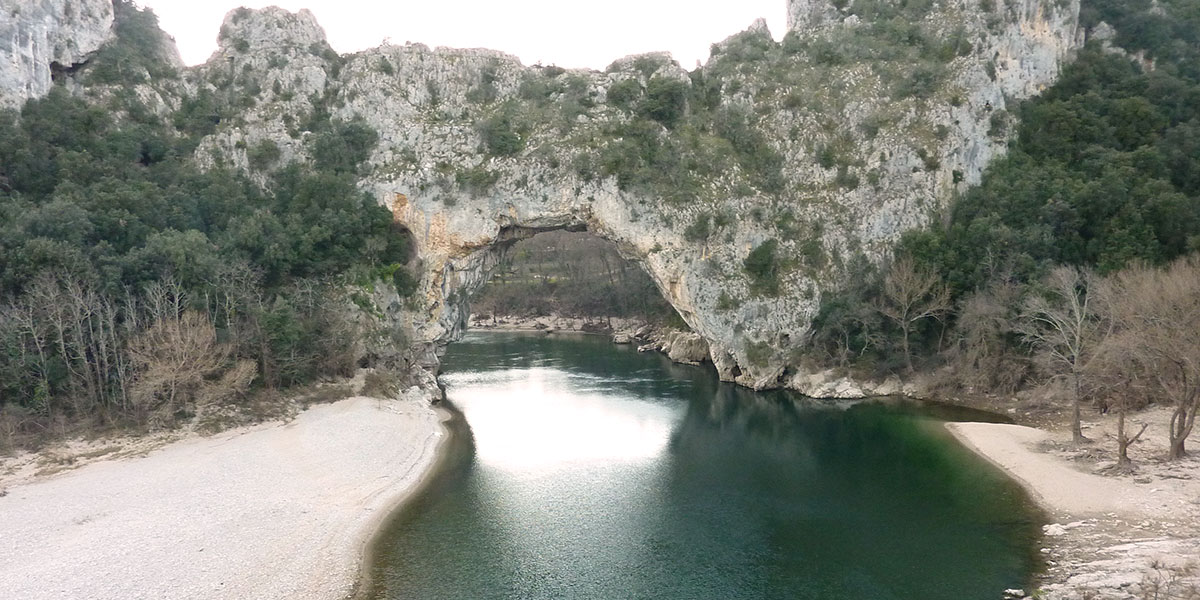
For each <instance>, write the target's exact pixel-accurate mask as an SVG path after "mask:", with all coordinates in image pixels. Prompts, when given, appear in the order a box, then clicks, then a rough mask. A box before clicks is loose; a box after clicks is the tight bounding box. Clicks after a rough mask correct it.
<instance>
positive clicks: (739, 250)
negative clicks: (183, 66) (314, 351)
mask: <svg viewBox="0 0 1200 600" xmlns="http://www.w3.org/2000/svg"><path fill="white" fill-rule="evenodd" d="M1001 4H1002V6H1001ZM872 6H875V9H877V10H879V11H884V12H886V11H906V10H909V9H908V8H905V7H902V6H900V5H899V4H897V3H875V4H873V5H872ZM789 9H790V10H789V15H790V20H791V27H792V31H791V32H790V34H789V38H788V39H787V40H786V42H785V43H783V44H780V43H778V42H776V41H774V40H773V39H772V37H771V36H770V34H769V32H768V31H766V26H765V24H764V23H762V22H758V23H755V24H754V25H753V26H751V28H750V29H749V30H747V31H745V32H743V33H741V34H738V35H735V36H733V37H731V38H730V39H728V40H726V41H724V42H721V43H719V44H716V45H715V46H714V56H713V58H712V59H711V60H710V61H709V62H708V64H706V65H705V66H703V67H701V68H698V69H696V70H695V71H692V72H688V71H686V70H684V69H682V68H681V67H680V66H679V65H678V64H676V63H674V62H673V61H672V60H671V59H670V56H669V55H661V54H651V55H643V56H635V57H628V58H625V59H621V60H618V61H616V62H614V63H613V64H612V65H611V66H609V67H608V69H606V70H605V72H598V71H591V70H581V69H580V70H564V69H559V68H556V67H541V66H534V67H526V66H524V65H522V64H521V63H520V61H519V60H517V59H516V58H515V57H512V56H508V55H505V54H503V53H500V52H494V51H488V50H453V49H444V48H438V49H430V48H428V47H426V46H423V45H420V44H406V45H404V46H396V45H390V44H388V45H385V46H382V47H379V48H375V49H371V50H367V51H365V52H361V53H358V54H355V55H351V56H346V57H341V56H338V55H337V54H336V53H334V52H332V50H331V49H330V48H329V47H328V45H327V44H326V43H325V40H324V34H323V32H322V31H321V30H320V27H319V25H317V23H316V21H315V19H314V18H313V17H312V15H311V14H310V13H307V12H306V11H301V12H300V13H298V14H292V13H288V12H287V11H283V10H281V9H264V10H261V11H249V10H246V11H235V12H234V13H231V14H230V16H229V17H227V19H226V22H225V24H224V26H223V27H222V35H221V38H220V43H221V48H220V50H219V51H218V52H217V53H216V54H215V55H214V57H213V59H212V60H210V61H209V63H207V64H206V65H203V66H201V67H199V68H198V69H196V70H194V71H193V72H191V73H190V74H189V75H188V81H187V83H186V85H191V86H194V87H195V88H196V89H198V90H207V91H212V92H216V91H221V92H223V93H227V94H229V95H231V96H236V95H237V94H238V93H245V94H248V95H250V96H251V97H252V98H251V99H252V100H253V102H250V103H248V104H249V105H250V106H249V108H247V109H246V110H245V112H244V113H243V114H240V115H239V116H238V118H237V119H232V120H230V121H229V122H223V123H222V124H221V126H220V127H219V128H218V130H217V131H216V133H214V134H213V135H210V136H208V137H207V138H205V139H204V140H203V141H202V142H201V144H200V147H199V148H198V149H197V151H196V157H197V159H198V160H200V161H201V162H202V163H204V162H205V161H208V162H214V161H217V160H218V159H217V158H212V157H220V158H219V161H220V162H221V163H222V164H225V165H233V166H235V167H238V168H242V169H246V170H250V169H251V167H250V166H249V160H248V157H247V152H246V149H247V148H253V147H256V146H257V145H260V144H262V143H265V142H268V141H269V142H273V143H274V144H275V145H276V146H277V147H278V148H280V151H281V158H280V160H279V164H278V166H279V167H283V166H285V165H287V164H288V163H290V162H294V161H303V160H307V159H308V158H309V157H308V156H307V152H308V150H307V149H306V145H305V143H304V141H305V138H304V135H305V134H304V132H303V130H302V128H301V127H299V125H298V122H297V120H296V118H295V115H300V116H301V117H303V116H304V115H321V116H322V117H325V116H328V117H329V118H331V119H333V120H335V121H352V120H361V121H363V122H365V124H366V125H368V126H369V127H371V128H372V129H374V130H375V131H377V132H378V135H379V138H378V141H379V143H378V146H377V147H376V149H375V151H374V153H373V155H372V156H371V158H370V160H369V161H368V163H369V164H368V165H367V169H366V171H365V172H364V173H362V175H363V179H362V181H361V184H360V185H361V187H362V188H363V189H364V190H365V191H367V192H369V193H371V194H372V195H373V196H374V197H375V198H377V199H378V201H379V202H380V203H381V204H384V205H386V206H388V207H389V208H391V209H392V211H393V214H394V215H395V218H396V221H397V222H398V223H399V224H402V225H403V226H405V227H407V228H408V229H409V230H410V231H411V233H412V235H413V237H414V240H415V242H416V244H415V245H416V250H417V264H416V265H414V266H415V268H416V270H417V272H418V274H419V275H420V277H419V279H420V282H421V283H420V290H419V292H418V294H417V295H416V297H415V298H413V299H409V300H407V301H401V300H400V299H398V298H394V299H391V300H387V301H384V302H383V303H382V306H385V307H387V308H386V310H385V311H384V312H385V315H386V316H387V317H388V320H389V321H390V323H391V324H392V325H393V326H394V327H395V328H396V329H399V330H404V331H405V332H407V338H408V341H409V342H410V343H411V345H412V349H413V350H414V354H416V355H418V358H417V359H416V360H415V362H416V363H418V364H420V365H422V366H424V367H426V368H427V372H428V371H433V370H436V366H437V361H438V359H437V351H438V349H439V348H442V347H444V346H445V344H446V343H448V342H449V341H451V340H453V339H454V338H455V337H456V336H457V335H458V334H459V333H460V332H461V329H462V325H463V321H464V318H465V316H466V315H465V310H466V300H467V297H468V296H469V292H470V291H472V290H473V289H474V288H477V287H478V286H479V285H481V284H482V283H483V281H484V280H485V278H486V276H487V273H488V272H489V270H490V269H491V267H493V266H494V263H495V260H496V252H495V248H496V247H497V245H498V244H501V245H502V244H505V243H507V242H508V241H510V240H511V239H512V237H513V236H519V235H522V234H523V232H529V231H537V230H546V229H559V228H584V229H587V230H588V231H591V232H592V233H594V234H596V235H599V236H601V237H603V238H605V239H608V240H611V241H613V242H615V243H616V244H617V245H618V247H619V248H620V249H621V251H622V252H623V253H624V254H625V255H626V256H627V257H628V258H630V259H631V260H634V261H636V262H638V263H639V264H641V265H642V266H643V267H644V268H645V270H646V271H647V272H648V273H649V274H650V276H651V277H652V278H653V279H654V281H655V282H656V284H657V285H658V287H659V289H660V291H661V292H662V295H663V297H664V298H665V299H666V300H667V301H668V302H669V303H670V304H671V305H672V306H674V307H675V309H676V310H677V311H678V312H679V314H680V316H681V317H683V319H684V320H685V321H686V322H687V323H688V324H689V326H691V327H692V329H693V330H694V331H696V332H697V333H698V334H700V335H701V336H703V337H704V339H706V340H707V341H708V344H709V349H710V354H711V357H712V360H713V363H714V364H715V365H716V367H717V370H718V372H719V373H720V375H721V377H722V378H723V379H726V380H732V381H736V382H738V383H740V384H743V385H747V386H751V387H755V388H765V387H795V388H800V389H804V386H805V385H806V383H805V382H806V381H807V380H806V379H805V374H804V373H799V372H794V371H795V370H796V362H797V360H796V359H795V353H796V351H797V350H800V349H802V348H803V346H804V344H805V343H806V341H807V338H808V336H809V330H810V326H811V322H812V318H813V317H814V315H815V314H816V313H817V311H818V308H819V306H820V303H821V298H822V296H823V295H824V294H827V293H830V292H831V291H835V290H836V289H837V287H838V286H839V285H840V284H841V282H843V281H844V280H845V279H846V277H847V276H848V275H847V268H846V265H847V264H849V263H850V262H852V260H853V259H854V258H855V257H857V256H861V257H863V258H866V259H867V260H869V261H872V262H875V263H880V262H882V261H884V260H886V259H887V257H888V255H889V253H890V251H891V248H892V247H893V246H894V244H895V242H896V240H897V239H898V238H899V237H900V235H901V234H902V233H903V232H905V231H907V230H910V229H913V228H916V227H922V226H925V225H927V224H928V223H929V222H930V220H931V218H932V216H933V215H935V214H936V213H937V212H938V211H939V210H941V209H944V208H945V207H946V206H947V205H948V203H949V202H950V201H951V200H952V198H953V197H954V196H955V195H956V194H959V193H962V192H964V191H965V190H966V189H967V187H968V186H970V185H973V184H975V183H978V182H979V180H980V178H981V177H982V173H983V171H984V169H985V168H986V167H987V165H988V164H989V162H990V161H991V160H992V159H994V158H995V157H997V156H999V155H1001V154H1002V153H1003V152H1004V149H1005V146H1006V143H1007V140H1008V136H1010V135H1011V132H1012V131H1013V129H1014V128H1013V127H1011V123H1010V120H1011V119H1010V116H1009V115H1008V113H1007V110H1008V109H1011V108H1012V107H1013V106H1014V102H1015V101H1017V100H1020V99H1023V98H1026V97H1029V96H1031V95H1033V94H1036V93H1038V92H1039V91H1041V90H1042V89H1044V88H1045V87H1046V86H1048V85H1050V84H1051V83H1053V81H1054V80H1055V79H1056V78H1057V76H1058V73H1059V69H1060V67H1061V65H1062V64H1063V63H1064V62H1065V61H1067V60H1070V58H1071V56H1072V54H1073V52H1074V50H1075V49H1076V48H1077V47H1078V46H1079V44H1080V43H1081V42H1082V36H1080V35H1077V34H1078V31H1077V29H1078V14H1079V3H1078V0H1068V1H1067V2H1053V1H1050V0H1011V1H1009V2H1005V3H1000V4H997V3H994V2H986V1H984V0H947V1H946V2H939V3H933V4H928V5H925V4H919V5H914V7H913V8H912V10H917V11H924V12H923V13H922V14H919V15H912V14H908V13H903V12H900V13H897V14H896V15H891V16H885V17H884V18H883V20H881V21H879V22H878V23H875V24H872V23H870V22H865V21H864V20H863V19H864V17H860V16H859V15H857V14H853V13H854V7H853V5H851V6H847V7H843V8H840V9H839V8H837V7H836V6H834V4H830V3H829V2H826V1H825V0H790V2H789ZM864 14H865V13H864ZM897 22H908V23H910V24H911V26H913V27H915V28H917V30H918V32H919V34H920V36H919V37H922V39H923V40H925V42H927V43H922V44H915V45H914V44H911V43H909V42H906V41H896V39H894V38H896V36H889V35H883V34H880V35H878V36H876V34H879V33H880V32H878V31H876V29H877V28H875V27H874V25H878V26H880V27H883V28H884V29H886V28H887V27H888V26H889V24H892V25H894V24H895V23H897ZM883 33H884V34H886V33H887V31H884V32H883ZM911 33H912V32H911V31H910V32H909V34H911ZM872 36H876V37H872ZM909 37H911V36H910V35H908V34H906V35H905V36H900V38H902V39H909ZM871 44H875V45H877V46H879V45H882V46H880V47H876V48H875V49H874V53H873V54H872V53H870V52H868V53H866V54H855V53H854V52H849V53H843V54H837V53H838V52H842V51H845V50H847V49H857V48H859V47H860V46H864V45H866V46H870V45H871ZM889 44H890V46H889ZM931 48H932V49H936V51H934V50H931ZM822 49H824V50H822ZM830 52H833V53H834V54H837V55H836V56H833V57H832V59H831V58H830V56H829V53H830ZM922 69H924V70H922ZM239 86H241V87H239ZM193 91H195V90H193ZM289 115H290V116H292V117H291V119H290V120H289V119H288V118H285V117H288V116H289ZM680 189H682V190H683V191H682V192H680V191H679V190H680ZM710 225H711V227H710ZM764 247H766V248H768V249H769V250H770V252H768V253H765V254H769V255H770V256H768V257H767V258H769V261H768V262H770V263H771V264H769V265H768V268H767V269H766V270H767V271H768V272H769V275H770V277H771V279H772V280H771V281H770V282H769V283H770V285H769V286H763V285H762V284H761V283H762V282H761V281H755V280H753V279H752V277H751V276H752V275H754V270H753V269H752V268H750V267H749V266H748V265H747V263H746V260H747V258H748V257H750V256H751V253H752V251H754V250H755V249H756V248H764ZM776 250H777V252H778V265H776V264H775V262H774V261H775V260H776V256H775V253H776ZM758 258H762V256H758ZM755 264H757V263H755ZM777 267H778V268H777Z"/></svg>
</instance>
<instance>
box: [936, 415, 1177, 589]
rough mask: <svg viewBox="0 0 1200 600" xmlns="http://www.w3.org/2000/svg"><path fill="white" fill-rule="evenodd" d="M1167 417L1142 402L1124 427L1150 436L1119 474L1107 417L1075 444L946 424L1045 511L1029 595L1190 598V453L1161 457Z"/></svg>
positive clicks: (1002, 428)
mask: <svg viewBox="0 0 1200 600" xmlns="http://www.w3.org/2000/svg"><path fill="white" fill-rule="evenodd" d="M1167 418H1169V416H1168V414H1167V411H1165V410H1162V409H1151V410H1148V411H1146V412H1143V413H1139V414H1138V415H1136V416H1134V417H1133V418H1132V419H1131V426H1132V423H1137V422H1145V423H1147V424H1149V426H1150V430H1149V431H1148V432H1147V435H1153V436H1154V437H1151V438H1149V440H1148V441H1147V442H1146V443H1144V444H1139V445H1138V446H1135V447H1134V448H1133V449H1132V450H1131V457H1132V458H1133V459H1134V461H1135V470H1134V472H1132V473H1129V474H1118V473H1115V472H1114V469H1113V468H1114V466H1115V461H1114V457H1113V456H1112V455H1113V454H1114V450H1113V448H1112V446H1114V445H1115V443H1114V442H1113V441H1112V436H1114V435H1115V418H1113V417H1111V416H1105V417H1102V418H1099V419H1097V420H1095V421H1092V422H1089V423H1087V428H1086V430H1085V433H1087V435H1088V436H1089V437H1091V438H1092V440H1093V441H1092V443H1089V444H1085V445H1083V446H1079V447H1076V446H1074V445H1073V444H1071V443H1070V433H1069V432H1068V431H1046V430H1043V429H1034V428H1030V427H1023V426H1019V425H1000V424H989V423H950V424H947V426H946V427H947V429H948V430H949V431H950V432H951V433H952V434H953V435H954V436H955V437H956V438H957V439H958V440H959V441H961V442H962V443H963V444H964V445H966V446H967V447H968V448H970V449H972V450H973V451H975V452H976V453H978V454H979V455H981V456H983V457H984V458H986V459H987V460H988V461H990V462H992V463H993V464H995V465H996V466H997V467H999V468H1001V469H1003V470H1004V471H1005V472H1006V473H1008V474H1009V475H1010V476H1011V477H1012V478H1013V479H1015V480H1017V481H1018V482H1020V483H1021V485H1022V486H1024V487H1025V489H1026V490H1027V491H1028V492H1029V494H1030V496H1031V497H1032V498H1033V499H1034V500H1035V501H1037V502H1038V504H1039V505H1040V506H1041V507H1042V508H1043V509H1044V510H1045V511H1046V513H1047V515H1048V517H1049V518H1050V521H1051V522H1050V523H1049V524H1047V525H1046V526H1045V527H1044V534H1045V537H1044V539H1043V549H1042V555H1043V556H1044V558H1045V559H1046V566H1047V569H1046V572H1045V573H1044V574H1043V576H1042V578H1041V581H1040V582H1039V586H1038V588H1039V592H1040V595H1037V596H1036V597H1037V598H1042V599H1045V600H1083V599H1093V600H1102V599H1121V600H1130V599H1142V598H1195V597H1200V596H1193V595H1188V594H1191V593H1195V592H1194V590H1195V589H1196V586H1200V579H1198V578H1197V576H1196V575H1197V573H1196V571H1195V564H1196V563H1198V562H1200V460H1196V459H1194V458H1193V459H1188V460H1184V461H1180V462H1177V463H1168V462H1166V461H1164V460H1162V458H1161V457H1162V456H1164V455H1165V453H1166V448H1165V445H1164V444H1161V443H1159V442H1157V441H1156V438H1157V437H1160V436H1161V435H1162V434H1163V432H1165V428H1166V425H1165V420H1166V419H1167ZM1139 427H1140V426H1139ZM1135 431H1136V429H1135ZM1168 589H1169V590H1170V592H1169V594H1168Z"/></svg>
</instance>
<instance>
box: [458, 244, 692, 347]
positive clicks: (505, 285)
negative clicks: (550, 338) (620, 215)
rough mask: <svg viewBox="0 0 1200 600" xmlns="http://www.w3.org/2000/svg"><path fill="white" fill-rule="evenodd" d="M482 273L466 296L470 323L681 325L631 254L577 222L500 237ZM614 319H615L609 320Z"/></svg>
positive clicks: (596, 326)
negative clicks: (479, 283) (516, 236)
mask: <svg viewBox="0 0 1200 600" xmlns="http://www.w3.org/2000/svg"><path fill="white" fill-rule="evenodd" d="M497 250H498V259H497V261H496V264H495V266H494V267H493V268H492V269H491V273H490V275H489V277H488V278H487V279H486V280H485V281H484V282H483V284H482V286H481V287H480V288H479V289H478V290H476V291H475V293H474V294H472V295H471V296H470V298H469V300H468V302H469V306H470V308H471V313H472V318H471V320H470V323H469V326H472V327H480V328H496V327H500V328H514V327H516V328H521V327H525V328H554V327H555V325H554V324H556V323H557V324H565V325H566V328H568V329H574V328H578V329H581V330H590V331H604V330H609V331H611V330H612V329H614V327H619V326H620V324H626V323H631V322H633V323H638V322H640V323H645V324H647V325H657V326H667V327H671V328H675V329H687V325H686V323H685V322H684V321H683V319H682V318H680V316H679V315H678V313H677V312H676V311H675V309H674V308H673V307H672V306H671V305H670V304H669V303H668V302H667V301H666V300H665V299H664V298H663V295H662V293H661V292H660V291H659V290H658V288H657V286H656V285H655V283H654V281H653V280H652V279H651V278H650V276H649V275H648V274H647V273H646V271H645V269H644V268H643V267H642V266H641V265H640V264H639V263H637V262H636V261H633V260H630V259H628V258H626V257H624V256H622V255H621V252H620V250H619V249H618V247H617V245H616V244H614V243H613V242H611V241H608V240H606V239H604V238H601V237H599V236H597V235H594V234H592V233H589V232H587V231H585V230H582V229H580V228H564V229H556V230H550V231H542V232H537V233H535V234H534V235H532V236H530V237H526V238H524V239H520V240H518V241H510V242H508V243H501V244H499V245H498V247H497ZM614 320H615V322H616V323H617V324H618V325H616V326H614Z"/></svg>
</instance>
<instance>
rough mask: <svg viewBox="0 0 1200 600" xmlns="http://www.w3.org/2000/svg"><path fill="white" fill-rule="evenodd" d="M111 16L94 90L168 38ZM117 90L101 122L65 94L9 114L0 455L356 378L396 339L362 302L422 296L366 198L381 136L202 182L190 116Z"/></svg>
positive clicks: (94, 70)
mask: <svg viewBox="0 0 1200 600" xmlns="http://www.w3.org/2000/svg"><path fill="white" fill-rule="evenodd" d="M117 8H118V11H117V18H118V25H117V28H116V31H117V34H118V38H117V40H116V41H115V42H113V45H112V46H110V47H109V48H106V49H105V50H103V51H101V52H100V53H99V54H98V55H97V57H96V58H94V59H93V61H92V62H91V63H89V65H88V66H87V67H86V68H85V71H84V72H83V73H82V76H83V77H84V78H85V81H87V80H88V79H87V78H88V77H89V76H90V77H93V78H94V79H95V81H93V83H94V84H96V85H104V84H105V83H108V82H109V79H111V78H112V77H115V75H114V73H122V74H124V75H130V74H131V73H136V72H137V70H138V69H141V72H142V75H143V77H142V79H148V76H149V74H150V73H148V72H147V70H148V69H147V67H146V66H145V65H143V64H142V63H143V62H145V60H147V59H146V55H141V54H138V56H139V57H140V58H139V60H137V61H133V60H130V59H129V57H130V56H131V54H130V52H131V51H130V50H129V49H130V48H134V49H136V48H141V47H143V46H147V45H150V46H153V45H154V43H155V42H154V40H155V39H156V36H161V35H162V34H161V32H160V31H159V30H158V29H157V21H156V19H155V18H154V16H153V13H151V12H149V11H143V10H140V9H138V8H137V7H136V6H133V5H132V3H128V2H120V3H118V6H117ZM134 54H137V53H136V52H135V53H134ZM148 56H153V55H152V54H151V55H148ZM112 61H120V64H119V65H115V64H112ZM149 71H153V72H157V70H154V69H150V70H149ZM134 79H137V78H136V77H135V78H134ZM122 81H123V82H124V83H123V84H122V85H120V86H116V87H112V88H108V89H109V91H110V92H112V93H111V94H110V96H109V97H110V99H109V100H108V101H107V104H106V105H104V106H97V105H94V104H89V103H88V102H86V101H84V100H82V99H80V98H79V97H76V96H74V95H72V94H71V93H70V92H68V91H67V90H66V89H65V88H63V87H61V86H60V87H55V88H54V89H53V90H52V91H51V92H50V94H49V95H48V96H46V97H45V98H42V99H37V100H31V101H29V102H28V103H27V104H26V105H25V106H24V107H23V109H22V110H21V111H20V112H19V113H16V112H5V113H0V139H3V140H4V144H3V145H0V449H2V448H3V447H5V446H7V445H12V444H13V443H16V442H19V441H21V440H28V439H41V438H44V437H46V434H47V432H50V433H55V434H65V433H69V432H71V431H73V430H75V429H76V428H77V427H79V426H90V425H97V424H99V425H102V426H128V425H133V426H139V427H145V426H157V425H166V424H169V423H172V422H175V421H177V420H180V419H191V418H193V417H197V416H201V417H204V416H205V415H209V416H213V418H216V415H218V413H221V411H225V412H228V410H226V409H228V408H229V407H236V406H237V405H239V403H245V402H247V401H248V399H250V398H252V397H254V396H255V395H256V394H259V393H261V392H262V391H263V390H271V389H278V388H284V387H288V386H294V385H300V384H304V383H307V382H311V381H313V380H315V379H316V378H319V377H322V376H327V375H342V374H347V373H348V372H350V371H351V370H352V369H353V368H354V366H355V364H354V362H353V361H354V356H355V353H356V350H355V348H359V347H361V345H362V344H361V342H362V341H363V339H364V338H365V337H367V336H375V335H385V334H386V332H380V331H371V330H370V327H369V326H368V325H367V324H366V323H367V321H364V320H362V319H358V318H356V317H355V311H356V310H357V309H356V305H355V300H357V301H358V303H359V304H361V303H362V296H363V294H362V291H361V290H362V289H363V288H370V287H371V286H374V285H376V282H378V281H380V280H384V281H386V282H387V283H389V284H394V285H396V287H397V289H398V291H400V292H401V293H402V294H406V293H410V292H411V287H412V285H411V284H412V277H411V276H410V275H409V274H408V271H407V270H406V269H405V268H404V267H405V265H406V264H407V263H408V262H409V260H410V257H411V249H410V244H409V242H408V237H407V232H405V231H403V230H402V229H400V228H398V227H397V226H396V225H394V224H393V220H392V217H391V215H390V213H389V212H388V211H387V210H386V209H385V208H383V207H381V206H379V205H378V204H377V203H376V202H375V201H374V200H373V199H372V198H370V197H369V196H368V195H366V194H364V193H362V192H360V191H359V190H358V189H357V186H356V181H357V178H358V176H359V166H360V164H361V163H362V162H363V161H364V160H365V159H366V157H367V156H369V154H370V152H371V150H372V149H373V147H374V146H375V144H376V139H377V136H376V135H375V132H374V131H372V130H371V129H370V128H369V127H366V126H365V125H363V124H362V123H358V122H344V123H343V122H335V121H333V120H331V119H328V118H327V116H326V118H323V119H321V118H315V119H311V120H310V121H311V123H310V124H309V126H308V130H309V131H310V135H309V137H308V142H307V143H308V146H309V147H308V149H309V152H310V153H311V154H312V155H313V157H314V160H313V161H312V162H311V163H310V164H303V165H290V166H284V165H280V164H278V158H279V153H278V151H276V152H274V153H262V152H260V153H258V155H259V159H258V160H257V163H258V164H257V166H256V168H257V169H258V171H257V172H258V173H259V174H260V175H262V177H260V179H261V180H262V181H265V182H266V184H265V185H260V184H259V183H255V182H253V181H251V180H250V179H249V177H248V176H247V175H246V174H244V173H240V172H235V171H232V170H228V169H222V168H214V169H211V170H207V171H202V170H200V169H199V168H198V167H197V166H196V164H195V162H194V161H193V159H192V152H193V149H194V148H195V147H196V143H197V141H198V139H199V136H201V135H203V133H204V132H199V133H197V132H195V131H193V130H192V128H191V127H190V124H191V123H192V122H193V121H194V119H192V118H191V117H188V118H182V117H181V115H183V113H180V114H176V115H168V116H165V117H164V116H159V115H158V114H156V113H155V112H154V111H152V110H150V109H149V108H148V107H146V106H144V105H143V104H142V103H141V102H140V101H139V100H138V98H137V97H136V95H135V94H133V93H131V92H129V88H128V87H127V85H128V83H130V82H129V81H126V80H122ZM190 100H191V99H185V101H184V103H183V104H184V106H185V109H184V110H185V111H186V110H192V109H194V107H195V106H194V105H195V103H194V102H191V101H190ZM187 107H191V108H187ZM210 108H212V107H210ZM213 113H214V114H213V115H211V116H209V117H205V118H204V119H203V120H206V121H209V122H215V121H216V120H219V118H220V116H219V112H218V111H216V110H215V109H214V110H213ZM183 116H187V115H183ZM191 116H194V115H191ZM266 143H268V142H264V144H266Z"/></svg>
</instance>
